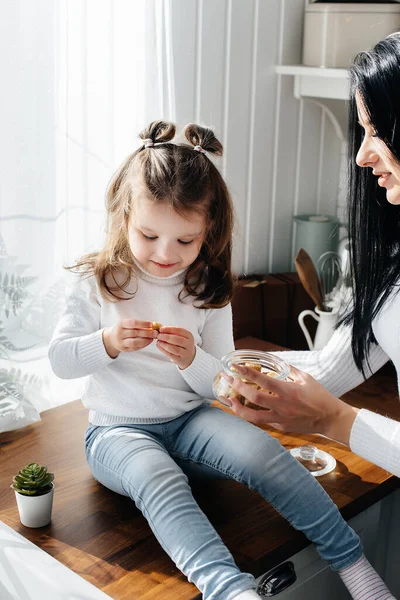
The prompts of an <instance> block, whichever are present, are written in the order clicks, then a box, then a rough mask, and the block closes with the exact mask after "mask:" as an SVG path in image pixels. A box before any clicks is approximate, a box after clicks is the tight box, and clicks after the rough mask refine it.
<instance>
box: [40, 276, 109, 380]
mask: <svg viewBox="0 0 400 600" xmlns="http://www.w3.org/2000/svg"><path fill="white" fill-rule="evenodd" d="M102 333H103V331H102V329H100V304H99V299H98V296H97V287H96V283H95V280H94V277H88V278H85V279H82V278H81V277H75V282H74V284H73V285H72V286H71V288H70V291H69V293H68V295H67V299H66V306H65V310H64V313H63V315H62V317H61V319H60V320H59V322H58V324H57V326H56V329H55V331H54V334H53V337H52V339H51V342H50V345H49V350H48V354H49V359H50V363H51V367H52V369H53V371H54V373H55V374H56V375H57V376H58V377H61V378H62V379H74V378H78V377H85V376H87V375H90V374H92V373H94V372H95V371H98V370H99V369H101V368H102V367H104V366H106V365H108V364H109V363H111V362H112V361H113V359H112V358H111V357H110V356H109V355H108V354H107V352H106V349H105V347H104V343H103V339H102Z"/></svg>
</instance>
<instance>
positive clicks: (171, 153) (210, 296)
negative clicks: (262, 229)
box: [68, 121, 234, 308]
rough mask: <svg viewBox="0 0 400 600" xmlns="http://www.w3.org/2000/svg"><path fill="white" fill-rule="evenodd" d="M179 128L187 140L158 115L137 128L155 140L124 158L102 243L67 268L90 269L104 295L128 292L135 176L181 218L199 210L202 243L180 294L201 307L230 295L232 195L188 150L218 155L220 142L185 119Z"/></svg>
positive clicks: (208, 164)
mask: <svg viewBox="0 0 400 600" xmlns="http://www.w3.org/2000/svg"><path fill="white" fill-rule="evenodd" d="M184 134H185V137H186V139H187V140H188V142H190V144H192V145H189V144H176V143H172V142H171V140H172V139H173V137H174V136H175V125H173V124H172V123H169V122H165V121H154V122H153V123H151V124H150V125H149V126H148V127H147V128H146V129H145V130H143V131H142V132H141V133H140V134H139V137H140V138H141V139H143V140H147V139H150V140H152V142H153V143H154V144H155V145H154V146H153V147H147V148H146V147H145V146H142V147H141V148H139V149H138V150H136V152H134V153H133V154H131V155H130V156H128V158H127V159H126V160H125V161H124V163H123V164H122V165H121V166H120V168H119V169H118V170H117V172H116V173H115V175H114V176H113V178H112V180H111V182H110V184H109V187H108V190H107V201H106V207H107V217H108V218H107V235H106V241H105V245H104V248H103V249H102V250H101V251H100V252H96V253H92V254H87V255H85V256H83V257H82V258H81V259H80V260H78V261H77V263H76V264H75V265H73V266H72V267H68V268H69V269H71V270H74V271H79V272H81V273H84V274H88V275H92V274H93V275H95V277H96V279H97V282H98V284H99V288H100V291H101V293H102V295H103V296H104V297H105V298H107V299H109V300H113V301H116V300H125V299H128V298H129V297H131V296H132V294H129V293H128V292H127V287H128V285H129V282H130V280H131V278H132V277H133V276H134V262H133V257H132V253H131V250H130V246H129V238H128V227H129V219H130V215H131V211H132V210H134V205H133V195H134V191H135V190H134V185H135V183H137V181H138V177H139V181H140V180H141V181H142V182H143V183H144V185H145V186H146V188H147V190H148V192H149V194H150V196H151V198H152V199H153V200H154V201H155V202H156V203H157V202H166V203H168V204H169V205H171V206H172V207H173V208H174V210H176V211H177V212H178V213H179V214H181V215H183V216H185V215H190V213H191V212H193V211H195V212H198V213H202V214H204V216H205V221H206V232H205V237H204V241H203V244H202V247H201V249H200V253H199V255H198V257H197V258H196V260H195V261H194V262H193V263H192V264H191V265H190V266H189V267H188V269H187V271H186V274H185V280H184V286H183V289H182V292H183V293H185V294H187V295H192V296H194V297H195V298H196V299H197V300H199V301H200V303H201V307H202V308H219V307H222V306H225V305H226V304H228V302H230V300H231V298H232V293H233V276H232V271H231V254H232V230H233V222H234V216H233V205H232V200H231V197H230V194H229V192H228V189H227V187H226V184H225V182H224V180H223V178H222V176H221V174H220V173H219V171H218V169H217V168H216V167H215V166H214V164H213V163H212V161H211V160H210V159H209V158H208V157H207V156H206V155H205V154H202V153H201V152H198V151H196V150H194V149H193V147H194V146H201V148H203V150H205V151H206V152H207V153H209V154H215V155H216V156H221V155H222V145H221V143H220V142H219V141H218V140H217V138H216V137H215V135H214V133H213V131H212V130H211V129H208V128H206V127H200V126H199V125H195V124H190V125H187V127H186V128H185V131H184ZM117 272H118V274H119V277H118V278H116V274H117ZM121 273H123V276H122V279H121V275H120V274H121ZM117 279H118V281H117ZM182 292H181V294H182Z"/></svg>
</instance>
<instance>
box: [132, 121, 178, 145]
mask: <svg viewBox="0 0 400 600" xmlns="http://www.w3.org/2000/svg"><path fill="white" fill-rule="evenodd" d="M175 131H176V127H175V125H174V124H173V123H170V122H169V121H153V122H152V123H150V125H148V126H147V127H146V129H143V131H141V132H140V133H139V137H140V139H142V140H147V139H150V140H152V141H153V142H154V143H163V142H164V143H165V142H170V141H171V140H172V139H173V137H174V136H175Z"/></svg>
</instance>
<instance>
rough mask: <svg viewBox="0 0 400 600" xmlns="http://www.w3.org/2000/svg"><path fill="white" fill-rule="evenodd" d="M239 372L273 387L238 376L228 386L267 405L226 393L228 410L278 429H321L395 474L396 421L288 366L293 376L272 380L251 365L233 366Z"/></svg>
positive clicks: (399, 441)
mask: <svg viewBox="0 0 400 600" xmlns="http://www.w3.org/2000/svg"><path fill="white" fill-rule="evenodd" d="M237 370H238V371H239V373H240V375H241V376H243V377H246V379H249V380H250V381H253V382H254V383H257V384H258V385H260V386H261V387H262V388H263V389H265V390H268V391H269V392H272V394H273V395H271V394H270V393H268V392H265V391H264V392H262V391H260V390H258V391H255V390H254V388H251V387H250V386H248V385H247V384H246V383H243V381H241V380H240V379H239V378H236V377H235V378H230V379H229V381H230V383H231V385H232V387H233V388H234V389H235V390H236V391H238V392H239V393H240V394H242V395H243V396H245V397H246V398H247V399H248V400H250V401H251V402H254V403H255V404H259V405H260V406H262V407H264V408H268V409H269V410H260V411H256V410H253V409H251V408H247V407H245V406H242V404H241V403H240V402H239V401H238V400H237V399H235V398H230V402H231V406H232V410H233V411H234V412H235V413H236V414H237V415H239V416H240V417H242V418H244V419H246V420H248V421H251V422H253V423H255V424H258V425H261V424H271V425H272V426H273V427H275V428H276V429H279V430H282V431H293V432H298V433H320V434H322V435H324V436H326V437H328V438H330V439H333V440H336V441H338V442H341V443H342V444H346V445H348V446H350V448H351V450H352V451H353V452H354V453H355V454H358V455H359V456H362V457H363V458H365V459H366V460H369V461H370V462H372V463H374V464H376V465H378V466H380V467H382V468H383V469H386V470H387V471H389V472H390V473H393V474H394V475H396V476H398V477H399V476H400V423H399V422H397V421H393V420H392V419H389V418H388V417H382V416H381V415H378V414H375V413H372V412H370V411H368V410H365V409H361V410H359V409H357V408H354V407H353V406H350V405H349V404H346V403H345V402H343V401H342V400H339V399H338V398H336V397H335V396H334V395H333V394H331V393H330V392H328V391H327V390H326V389H325V388H324V387H323V386H322V385H321V384H320V383H318V382H317V381H316V380H315V379H314V378H313V377H311V375H309V374H308V373H304V372H302V371H299V370H297V369H295V368H293V369H292V374H291V376H292V377H293V381H277V380H276V379H273V378H271V377H268V376H267V375H264V374H262V373H259V372H257V371H255V370H254V369H248V368H247V369H245V370H244V369H242V368H241V367H237Z"/></svg>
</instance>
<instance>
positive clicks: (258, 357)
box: [213, 350, 290, 410]
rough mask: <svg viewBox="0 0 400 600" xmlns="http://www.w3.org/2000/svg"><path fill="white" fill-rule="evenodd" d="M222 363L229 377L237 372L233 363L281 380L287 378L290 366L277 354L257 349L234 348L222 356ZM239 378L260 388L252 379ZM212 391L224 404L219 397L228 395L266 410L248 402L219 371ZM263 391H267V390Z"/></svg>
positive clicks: (255, 408)
mask: <svg viewBox="0 0 400 600" xmlns="http://www.w3.org/2000/svg"><path fill="white" fill-rule="evenodd" d="M222 365H223V372H224V373H226V374H227V375H230V376H231V377H234V376H237V374H238V372H237V370H236V369H235V365H240V366H243V367H250V368H252V369H255V370H256V371H259V372H260V373H264V374H265V375H268V376H269V377H275V378H276V379H280V380H283V381H284V380H286V379H288V377H289V373H290V366H289V365H288V363H287V362H285V361H284V360H282V359H281V358H279V357H278V356H275V355H274V354H271V353H269V352H261V351H259V350H234V351H233V352H230V353H229V354H226V356H224V357H223V358H222ZM241 380H242V381H244V382H245V383H247V384H248V385H249V386H251V387H254V388H255V389H257V390H262V388H261V387H260V386H259V385H257V384H256V383H253V382H252V381H248V380H247V379H245V378H244V377H241ZM213 391H214V394H215V397H216V398H217V400H218V401H219V402H221V404H224V406H225V403H224V402H223V400H222V399H221V397H225V398H227V397H230V398H237V399H238V400H239V402H241V404H243V405H244V406H247V407H249V408H252V409H254V410H268V409H266V408H264V407H262V406H259V405H258V404H254V403H253V402H250V401H249V400H247V399H246V398H245V397H244V396H242V395H241V394H240V393H239V392H237V391H236V390H234V389H233V388H232V387H231V386H230V385H229V382H228V381H227V380H226V379H224V377H222V374H221V372H220V373H218V375H216V377H215V378H214V382H213ZM263 391H266V392H267V390H263ZM270 393H271V392H270Z"/></svg>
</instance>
